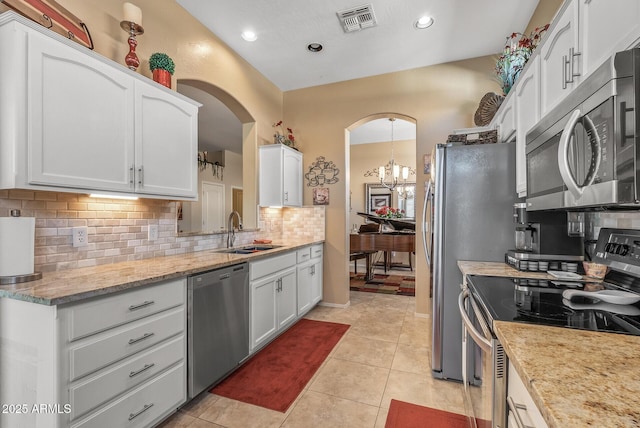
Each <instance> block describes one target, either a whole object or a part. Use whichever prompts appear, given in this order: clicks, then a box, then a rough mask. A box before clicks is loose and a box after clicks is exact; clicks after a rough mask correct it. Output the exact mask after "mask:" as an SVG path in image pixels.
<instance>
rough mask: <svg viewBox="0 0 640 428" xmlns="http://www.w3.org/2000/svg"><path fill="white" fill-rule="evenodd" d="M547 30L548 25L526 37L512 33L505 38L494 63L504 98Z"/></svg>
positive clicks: (538, 28)
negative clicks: (504, 43)
mask: <svg viewBox="0 0 640 428" xmlns="http://www.w3.org/2000/svg"><path fill="white" fill-rule="evenodd" d="M548 29H549V24H547V25H545V26H543V27H537V28H536V29H534V30H533V31H532V32H531V33H529V35H528V36H526V35H524V34H522V33H512V34H511V35H510V36H508V37H507V43H506V45H505V47H504V49H503V51H502V53H501V54H500V56H499V57H498V60H497V61H496V68H495V72H496V75H497V78H498V82H499V83H500V87H501V88H502V92H503V93H504V95H505V96H506V95H507V94H508V93H509V91H510V90H511V87H512V86H513V85H514V83H515V82H516V79H517V78H518V76H519V75H520V72H521V71H522V70H523V69H524V66H525V64H526V63H527V61H529V58H531V54H532V53H533V51H534V50H535V49H536V47H537V46H538V43H540V40H541V39H542V35H543V34H544V33H545V32H546V31H547V30H548Z"/></svg>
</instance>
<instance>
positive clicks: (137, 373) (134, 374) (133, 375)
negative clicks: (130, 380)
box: [129, 363, 156, 377]
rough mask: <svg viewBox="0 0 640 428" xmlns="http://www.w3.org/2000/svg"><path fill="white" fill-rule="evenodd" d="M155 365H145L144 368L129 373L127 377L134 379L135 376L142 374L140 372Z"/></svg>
mask: <svg viewBox="0 0 640 428" xmlns="http://www.w3.org/2000/svg"><path fill="white" fill-rule="evenodd" d="M155 365H156V363H151V364H145V365H144V367H143V368H141V369H140V370H138V371H135V372H131V373H129V377H135V376H138V375H139V374H140V373H142V372H146V371H147V370H149V369H150V368H151V367H153V366H155Z"/></svg>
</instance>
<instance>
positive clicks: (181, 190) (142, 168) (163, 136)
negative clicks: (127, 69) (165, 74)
mask: <svg viewBox="0 0 640 428" xmlns="http://www.w3.org/2000/svg"><path fill="white" fill-rule="evenodd" d="M135 118H136V139H135V140H136V141H135V145H136V162H135V164H136V165H135V168H136V180H135V181H136V192H138V193H145V194H150V195H163V196H182V197H190V198H197V192H198V184H197V179H198V170H197V157H198V153H197V151H198V108H197V107H195V106H194V105H193V104H191V103H188V102H186V101H184V100H181V99H179V98H177V97H176V96H174V95H173V94H171V93H167V91H165V90H164V89H162V88H160V87H157V86H156V85H155V84H154V83H151V82H150V83H148V84H147V83H145V82H136V113H135Z"/></svg>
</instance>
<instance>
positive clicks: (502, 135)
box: [496, 97, 516, 143]
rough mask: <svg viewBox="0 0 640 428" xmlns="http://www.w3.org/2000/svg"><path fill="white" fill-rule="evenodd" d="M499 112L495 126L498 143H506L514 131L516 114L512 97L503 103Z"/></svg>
mask: <svg viewBox="0 0 640 428" xmlns="http://www.w3.org/2000/svg"><path fill="white" fill-rule="evenodd" d="M503 104H506V105H504V106H503V105H501V106H500V107H502V108H500V111H499V112H498V118H497V120H496V126H497V128H498V142H500V143H506V142H508V141H509V140H510V139H511V137H512V136H513V134H514V132H515V131H516V112H515V107H516V105H515V103H514V102H513V97H508V98H507V99H505V100H504V101H503Z"/></svg>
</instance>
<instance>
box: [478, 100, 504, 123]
mask: <svg viewBox="0 0 640 428" xmlns="http://www.w3.org/2000/svg"><path fill="white" fill-rule="evenodd" d="M502 101H504V97H503V96H502V95H498V94H496V93H495V92H487V93H486V94H484V96H483V97H482V99H481V100H480V104H479V105H478V110H476V114H475V115H474V116H473V121H474V123H475V124H476V125H477V126H486V125H488V124H489V122H491V119H493V116H495V114H496V112H497V111H498V109H499V108H500V104H502Z"/></svg>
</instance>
